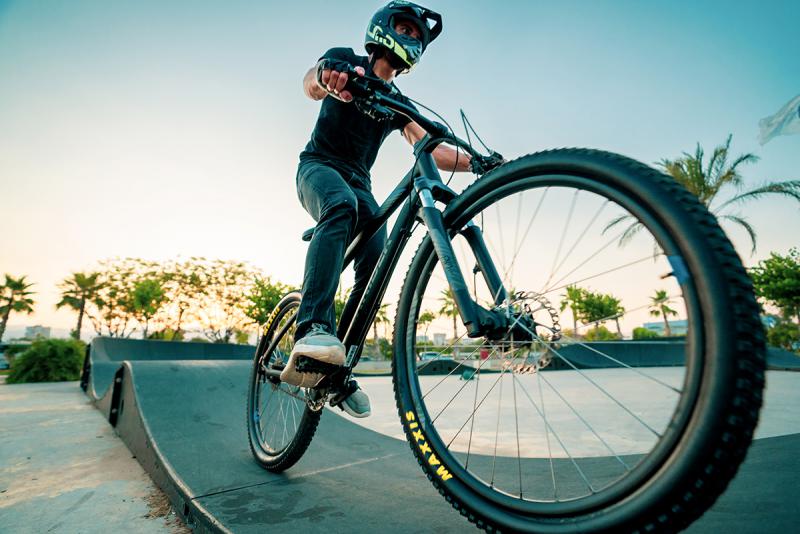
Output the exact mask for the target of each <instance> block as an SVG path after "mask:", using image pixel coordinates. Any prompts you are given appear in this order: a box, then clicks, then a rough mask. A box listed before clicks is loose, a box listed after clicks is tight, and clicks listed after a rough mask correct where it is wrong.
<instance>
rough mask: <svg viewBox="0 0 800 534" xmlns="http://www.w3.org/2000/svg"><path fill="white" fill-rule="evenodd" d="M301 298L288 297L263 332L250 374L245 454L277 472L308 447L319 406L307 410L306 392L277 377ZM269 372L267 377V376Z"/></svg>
mask: <svg viewBox="0 0 800 534" xmlns="http://www.w3.org/2000/svg"><path fill="white" fill-rule="evenodd" d="M299 307H300V293H297V292H293V293H289V294H288V295H286V296H285V297H283V299H281V301H280V302H279V303H278V305H277V306H276V307H275V310H274V311H273V312H272V313H271V314H270V316H269V318H268V319H267V323H266V325H265V326H264V334H263V335H262V336H261V339H260V340H259V343H258V347H257V348H256V354H255V357H254V359H253V370H252V372H251V373H250V388H249V391H248V395H247V435H248V438H249V441H250V451H251V452H252V453H253V457H254V458H255V459H256V461H257V462H258V463H259V464H260V465H261V466H262V467H264V468H265V469H267V470H269V471H273V472H281V471H284V470H286V469H288V468H290V467H291V466H292V465H294V464H295V463H296V462H297V461H298V460H299V459H300V458H301V457H302V456H303V453H305V451H306V449H308V446H309V445H310V444H311V438H313V437H314V432H316V430H317V425H318V424H319V418H320V415H321V406H320V407H318V408H317V407H315V409H312V408H311V405H313V404H315V403H313V402H311V403H309V395H313V394H314V393H313V392H312V391H311V390H308V389H304V388H300V387H297V386H292V385H289V384H285V383H283V382H281V381H280V378H279V377H278V376H277V375H279V374H280V370H281V369H283V366H284V365H285V364H286V362H288V361H289V355H290V354H291V352H292V347H293V346H294V332H295V319H296V317H297V310H298V309H299ZM269 371H272V372H269Z"/></svg>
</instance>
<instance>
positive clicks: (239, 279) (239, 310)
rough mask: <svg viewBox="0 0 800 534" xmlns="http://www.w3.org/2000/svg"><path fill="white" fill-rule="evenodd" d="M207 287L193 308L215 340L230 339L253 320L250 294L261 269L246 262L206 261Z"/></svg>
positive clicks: (207, 335)
mask: <svg viewBox="0 0 800 534" xmlns="http://www.w3.org/2000/svg"><path fill="white" fill-rule="evenodd" d="M203 276H204V277H205V280H204V284H205V287H206V291H205V293H204V294H203V296H202V297H201V299H200V301H199V302H198V306H197V307H196V308H195V309H194V310H193V314H194V319H195V320H196V321H197V322H198V323H199V324H200V326H201V328H202V329H203V334H204V335H205V336H206V337H207V338H208V340H209V341H212V342H214V343H229V342H230V340H231V338H232V337H233V335H234V333H235V332H236V331H237V330H244V329H245V327H246V326H247V325H249V324H251V323H252V319H251V318H250V317H248V316H247V315H246V314H245V308H246V306H247V294H248V293H250V292H251V288H252V286H253V284H254V283H255V280H256V279H257V278H263V275H262V273H260V272H258V271H256V270H255V269H253V268H252V267H251V266H250V265H248V264H247V263H245V262H238V261H226V260H211V261H208V262H206V263H204V271H203Z"/></svg>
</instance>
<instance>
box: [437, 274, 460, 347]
mask: <svg viewBox="0 0 800 534" xmlns="http://www.w3.org/2000/svg"><path fill="white" fill-rule="evenodd" d="M441 295H442V296H441V297H439V300H441V301H442V307H441V308H439V315H440V316H442V317H452V319H453V341H455V340H456V339H457V337H458V336H457V330H456V324H457V323H456V318H457V317H458V306H456V299H455V295H453V290H452V289H450V288H449V287H448V288H447V289H443V290H442V292H441Z"/></svg>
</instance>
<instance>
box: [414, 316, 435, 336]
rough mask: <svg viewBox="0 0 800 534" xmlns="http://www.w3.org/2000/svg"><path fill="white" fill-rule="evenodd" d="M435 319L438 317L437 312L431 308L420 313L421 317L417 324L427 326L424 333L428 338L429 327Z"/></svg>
mask: <svg viewBox="0 0 800 534" xmlns="http://www.w3.org/2000/svg"><path fill="white" fill-rule="evenodd" d="M434 319H436V314H434V313H433V312H432V311H429V310H425V311H424V312H422V313H420V314H419V318H417V324H418V325H423V326H425V333H424V334H422V335H423V336H425V337H426V338H427V337H428V328H430V326H431V323H432V322H433V320H434Z"/></svg>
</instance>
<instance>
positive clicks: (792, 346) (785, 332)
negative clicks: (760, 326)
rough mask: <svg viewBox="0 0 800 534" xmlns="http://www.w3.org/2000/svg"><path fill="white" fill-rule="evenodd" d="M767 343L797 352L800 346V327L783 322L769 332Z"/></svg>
mask: <svg viewBox="0 0 800 534" xmlns="http://www.w3.org/2000/svg"><path fill="white" fill-rule="evenodd" d="M767 342H768V343H769V344H770V345H773V346H775V347H780V348H782V349H786V350H797V346H798V344H800V326H798V325H796V324H795V323H790V322H784V321H781V322H779V323H778V324H776V325H775V326H773V327H772V328H770V329H769V330H767Z"/></svg>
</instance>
